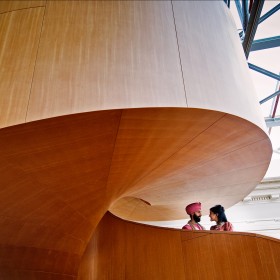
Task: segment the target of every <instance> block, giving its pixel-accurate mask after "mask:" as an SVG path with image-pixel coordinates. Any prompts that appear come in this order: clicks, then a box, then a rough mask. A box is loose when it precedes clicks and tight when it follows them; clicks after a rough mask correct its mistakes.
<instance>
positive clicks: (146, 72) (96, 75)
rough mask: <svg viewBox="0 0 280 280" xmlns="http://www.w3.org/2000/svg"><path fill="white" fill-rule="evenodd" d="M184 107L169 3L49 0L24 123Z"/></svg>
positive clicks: (183, 94)
mask: <svg viewBox="0 0 280 280" xmlns="http://www.w3.org/2000/svg"><path fill="white" fill-rule="evenodd" d="M175 106H177V107H185V106H186V100H185V92H184V89H183V81H182V74H181V69H180V62H179V54H178V47H177V41H176V33H175V27H174V22H173V14H172V7H171V2H169V1H49V2H47V8H46V15H45V20H44V27H43V32H42V38H41V41H40V49H39V53H38V59H37V64H36V72H35V75H34V82H33V86H32V93H31V98H30V106H29V111H28V116H27V120H28V121H31V120H36V119H43V118H48V117H54V116H59V115H66V114H72V113H79V112H87V111H96V110H101V109H112V108H113V109H114V108H131V107H175Z"/></svg>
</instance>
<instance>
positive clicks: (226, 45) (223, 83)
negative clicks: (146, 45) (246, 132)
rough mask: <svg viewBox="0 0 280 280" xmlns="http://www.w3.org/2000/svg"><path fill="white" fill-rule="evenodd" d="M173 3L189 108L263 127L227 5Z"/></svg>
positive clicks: (255, 96)
mask: <svg viewBox="0 0 280 280" xmlns="http://www.w3.org/2000/svg"><path fill="white" fill-rule="evenodd" d="M172 3H173V7H174V17H175V24H176V30H177V34H178V44H179V49H180V56H181V63H182V69H183V76H184V81H185V87H186V94H187V102H188V106H189V107H194V108H197V107H198V108H205V109H211V110H218V111H222V112H227V113H230V114H233V115H236V116H240V117H242V118H245V119H247V120H249V121H251V122H253V123H255V124H257V125H259V126H261V127H262V128H265V123H264V121H263V117H262V114H261V112H260V105H259V102H258V97H257V95H256V92H255V89H254V87H253V84H252V81H251V79H250V78H249V68H248V66H247V62H246V60H245V57H244V51H243V48H242V45H241V44H240V39H239V37H238V34H237V32H236V26H235V23H234V20H233V18H232V16H231V14H230V11H229V9H228V7H227V6H226V5H224V3H223V1H203V2H202V3H200V1H173V2H172ZM189 11H192V12H189ZM242 77H246V78H245V79H243V78H242Z"/></svg>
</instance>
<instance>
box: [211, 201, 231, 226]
mask: <svg viewBox="0 0 280 280" xmlns="http://www.w3.org/2000/svg"><path fill="white" fill-rule="evenodd" d="M210 211H211V212H213V213H214V214H216V215H217V216H218V221H219V222H227V217H226V214H225V209H224V207H223V206H222V205H215V206H214V207H212V208H210Z"/></svg>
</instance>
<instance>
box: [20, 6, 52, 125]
mask: <svg viewBox="0 0 280 280" xmlns="http://www.w3.org/2000/svg"><path fill="white" fill-rule="evenodd" d="M46 6H47V3H46V4H45V6H44V14H43V19H42V23H41V30H40V34H39V40H38V46H37V52H36V56H35V61H34V68H33V74H32V79H31V83H30V90H29V96H28V101H27V106H26V113H25V120H24V122H25V123H26V120H27V115H28V109H29V104H30V98H31V92H32V87H33V81H34V75H35V69H36V64H37V59H38V53H39V48H40V43H41V38H42V32H43V26H44V21H45V15H46Z"/></svg>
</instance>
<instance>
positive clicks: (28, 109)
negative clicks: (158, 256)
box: [0, 1, 271, 280]
mask: <svg viewBox="0 0 280 280" xmlns="http://www.w3.org/2000/svg"><path fill="white" fill-rule="evenodd" d="M0 12H1V14H0V38H1V40H0V64H1V77H2V79H1V82H0V93H1V94H0V109H1V115H0V126H1V128H2V129H1V130H0V155H1V156H0V171H1V172H0V173H1V176H0V185H1V189H0V209H1V215H0V228H1V230H0V278H3V279H40V280H41V279H76V278H77V276H78V272H79V271H80V274H79V277H80V279H94V277H95V276H92V275H91V274H92V273H91V268H90V266H86V265H85V263H87V262H88V260H89V259H88V258H87V255H84V252H85V251H88V250H90V252H92V251H91V249H87V250H86V248H87V247H88V244H91V243H89V242H90V240H91V239H92V238H93V239H92V240H96V238H97V237H96V236H95V234H94V231H95V229H96V227H97V225H98V224H99V222H100V221H101V219H102V217H103V216H104V215H105V213H106V212H107V211H108V210H110V211H111V212H113V213H114V214H115V215H117V216H120V217H122V218H124V219H127V220H171V219H179V218H183V217H184V216H185V213H184V206H185V204H186V203H189V202H192V201H194V200H200V201H201V202H202V203H203V205H204V207H205V208H206V209H207V208H208V207H210V206H212V205H213V204H216V203H218V202H219V203H222V204H224V205H225V206H230V205H233V204H234V203H236V202H238V201H239V200H240V199H242V198H243V197H244V196H245V195H246V194H248V193H249V192H250V191H251V190H252V188H254V186H255V185H256V184H257V183H258V182H259V181H260V180H261V179H262V177H263V175H264V174H265V172H266V169H267V167H268V164H269V161H270V156H271V144H270V141H269V139H268V137H267V135H266V133H265V132H264V130H263V127H264V121H263V120H262V117H261V114H260V109H259V104H258V102H257V100H256V98H255V96H254V90H253V87H252V85H251V84H250V81H249V80H248V78H247V76H248V69H247V65H246V61H245V60H244V55H243V51H242V48H241V46H240V44H239V41H238V36H237V34H236V32H235V30H234V28H233V26H234V25H233V22H232V20H231V18H230V16H229V14H228V11H227V8H226V6H225V5H224V3H223V2H222V1H220V2H219V1H216V2H211V1H210V2H199V1H178V2H177V1H174V2H172V1H170V2H168V1H13V2H11V1H1V2H0ZM205 14H207V15H209V17H208V16H207V22H206V21H205ZM192 26H195V27H196V28H195V30H194V29H192ZM184 234H186V235H188V234H189V233H184ZM190 234H191V233H190ZM107 237H108V236H107ZM151 238H154V237H153V236H151ZM92 242H95V241H92ZM90 254H91V253H90ZM94 254H98V252H95V253H94ZM83 256H84V257H83ZM79 267H80V268H79ZM100 267H103V266H102V265H101V266H100ZM114 273H116V272H114ZM89 275H91V276H89ZM90 277H93V278H90ZM98 277H100V275H99V276H98ZM112 277H113V276H112ZM116 277H118V276H116ZM139 277H140V276H139ZM98 279H100V278H98ZM120 279H121V278H120ZM139 279H141V278H139Z"/></svg>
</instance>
